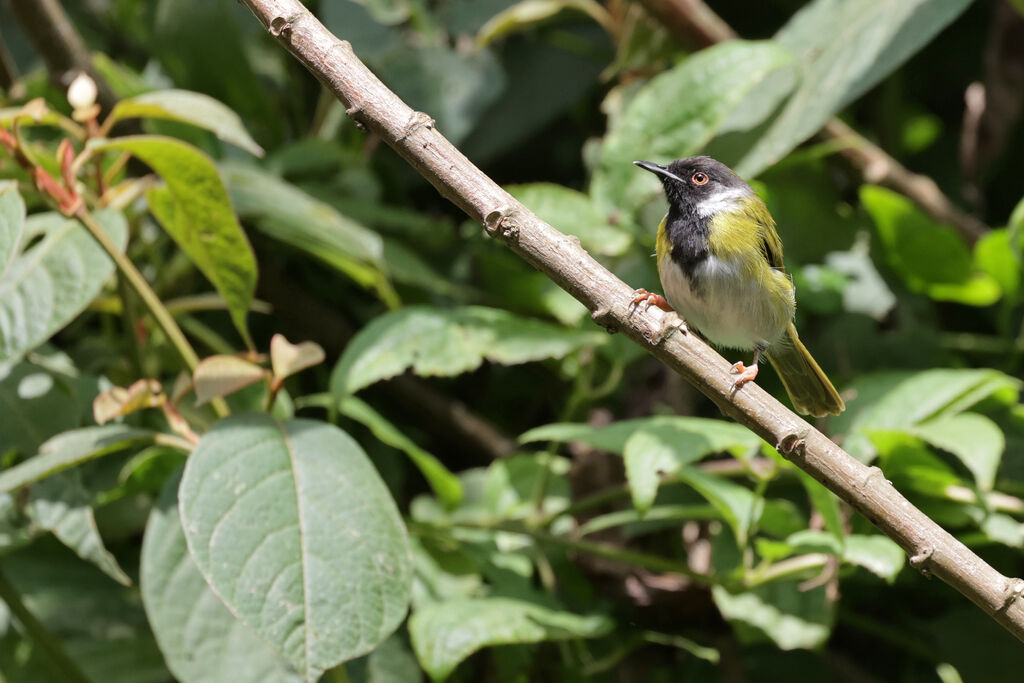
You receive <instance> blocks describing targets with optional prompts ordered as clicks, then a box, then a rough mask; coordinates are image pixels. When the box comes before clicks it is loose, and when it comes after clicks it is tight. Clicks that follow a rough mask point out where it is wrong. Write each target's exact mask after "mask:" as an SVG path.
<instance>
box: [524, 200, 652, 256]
mask: <svg viewBox="0 0 1024 683" xmlns="http://www.w3.org/2000/svg"><path fill="white" fill-rule="evenodd" d="M505 189H506V190H508V192H509V194H511V195H512V196H513V197H515V198H516V199H518V200H519V201H521V202H522V203H523V204H525V205H526V206H527V208H529V209H530V210H531V211H533V212H534V213H535V214H537V215H538V216H540V217H541V218H542V219H544V220H545V221H547V222H548V223H550V224H551V225H552V226H554V227H555V228H557V229H558V230H560V231H561V232H564V233H565V234H567V235H575V236H576V237H578V238H579V240H580V244H582V245H583V248H584V249H586V250H587V251H589V252H591V253H593V254H600V255H604V256H621V255H622V254H623V253H625V252H626V250H627V249H628V248H629V245H630V243H631V242H632V241H633V240H632V237H631V236H630V234H629V233H628V232H627V231H625V230H623V229H622V228H621V227H615V226H613V225H610V224H609V223H608V217H607V215H605V213H604V212H603V211H602V210H601V209H600V208H599V207H598V206H596V205H595V204H594V202H593V201H591V199H590V197H588V196H587V195H585V194H583V193H582V192H577V191H576V190H572V189H570V188H568V187H564V186H562V185H557V184H555V183H530V184H529V185H509V186H507V187H506V188H505Z"/></svg>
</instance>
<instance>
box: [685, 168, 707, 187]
mask: <svg viewBox="0 0 1024 683" xmlns="http://www.w3.org/2000/svg"><path fill="white" fill-rule="evenodd" d="M690 180H692V181H693V184H694V185H704V184H705V183H707V182H708V180H710V178H708V174H707V173H701V172H700V171H697V172H696V173H694V174H693V177H692V178H690Z"/></svg>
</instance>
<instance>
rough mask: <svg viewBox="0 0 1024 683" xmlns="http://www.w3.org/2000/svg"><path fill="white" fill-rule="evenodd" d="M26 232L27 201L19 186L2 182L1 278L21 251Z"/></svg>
mask: <svg viewBox="0 0 1024 683" xmlns="http://www.w3.org/2000/svg"><path fill="white" fill-rule="evenodd" d="M24 233H25V201H24V200H23V199H22V198H21V195H20V194H18V186H17V184H16V183H13V182H0V278H3V275H4V273H5V272H6V271H7V267H8V266H10V264H11V261H13V260H14V256H15V255H16V254H17V253H18V252H19V251H21V240H22V239H23V236H24ZM2 281H3V280H2V279H0V282H2Z"/></svg>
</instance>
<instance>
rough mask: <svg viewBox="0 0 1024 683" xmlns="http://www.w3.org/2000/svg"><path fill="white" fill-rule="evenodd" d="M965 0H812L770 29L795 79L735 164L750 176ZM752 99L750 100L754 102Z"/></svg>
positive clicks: (900, 58)
mask: <svg viewBox="0 0 1024 683" xmlns="http://www.w3.org/2000/svg"><path fill="white" fill-rule="evenodd" d="M969 4H970V0H815V2H812V3H810V4H809V5H807V6H805V7H804V8H803V9H801V10H800V11H799V12H797V13H796V14H795V15H794V16H793V18H792V19H791V20H790V21H789V22H788V23H787V24H786V25H785V26H783V27H782V29H781V30H780V31H779V32H778V33H777V34H776V36H775V42H777V43H778V44H780V45H782V46H784V47H786V48H788V49H789V50H791V51H792V54H795V55H797V57H798V59H799V63H800V83H799V85H798V87H797V89H796V91H795V92H793V93H792V94H791V95H790V96H789V97H788V98H787V99H786V102H785V105H784V106H783V107H782V109H781V111H780V112H779V113H778V115H777V116H775V117H774V118H773V119H772V120H771V122H770V123H769V124H768V128H767V130H766V132H764V133H762V134H761V135H760V136H759V137H758V139H757V141H756V142H755V143H754V145H753V147H752V148H751V149H750V150H749V152H747V154H746V155H745V156H744V157H743V160H742V161H741V162H740V163H739V164H737V165H736V171H737V172H738V173H739V174H740V175H742V176H745V177H750V176H755V175H757V174H758V173H760V172H761V171H762V170H763V169H765V168H767V167H768V166H770V165H772V164H774V163H775V162H777V161H778V160H779V159H781V158H782V157H784V156H785V155H786V154H788V153H789V152H790V151H791V150H792V149H793V148H794V147H796V146H797V145H798V144H800V143H801V142H803V141H804V140H806V139H807V138H809V137H810V136H811V135H813V134H814V133H815V132H817V131H818V130H819V129H820V128H821V127H822V126H823V125H824V124H825V122H826V121H827V120H828V119H829V118H830V117H831V116H832V115H833V114H835V113H836V112H837V111H839V110H840V109H842V108H843V107H845V106H846V105H847V104H849V103H850V102H852V101H853V100H854V99H856V98H857V97H859V96H860V95H862V94H863V93H864V92H866V91H867V90H868V89H869V88H871V87H872V86H873V85H875V84H876V83H878V82H879V81H880V80H881V79H882V78H884V77H885V76H886V75H888V74H889V73H890V72H891V71H893V70H894V69H895V68H896V67H898V66H899V65H900V64H902V63H903V62H904V61H906V59H907V58H908V57H910V55H912V54H914V53H915V52H917V51H918V50H919V49H921V48H922V47H923V46H924V45H925V44H927V43H928V41H930V40H931V39H932V37H933V36H935V34H937V33H938V32H939V31H941V30H942V29H943V28H944V27H945V26H946V25H948V24H949V23H950V22H951V21H953V20H954V19H955V18H956V17H957V16H959V15H960V13H961V12H963V10H964V9H966V8H967V6H968V5H969ZM754 104H755V105H756V103H754Z"/></svg>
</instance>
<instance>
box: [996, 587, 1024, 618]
mask: <svg viewBox="0 0 1024 683" xmlns="http://www.w3.org/2000/svg"><path fill="white" fill-rule="evenodd" d="M1003 593H1004V597H1003V604H1002V605H1001V606H1000V607H999V611H1000V612H1005V611H1006V610H1007V609H1009V608H1010V605H1012V604H1013V603H1014V602H1015V601H1017V600H1020V599H1021V597H1022V596H1024V579H1010V580H1009V581H1008V582H1007V584H1006V588H1005V589H1004V590H1003Z"/></svg>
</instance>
